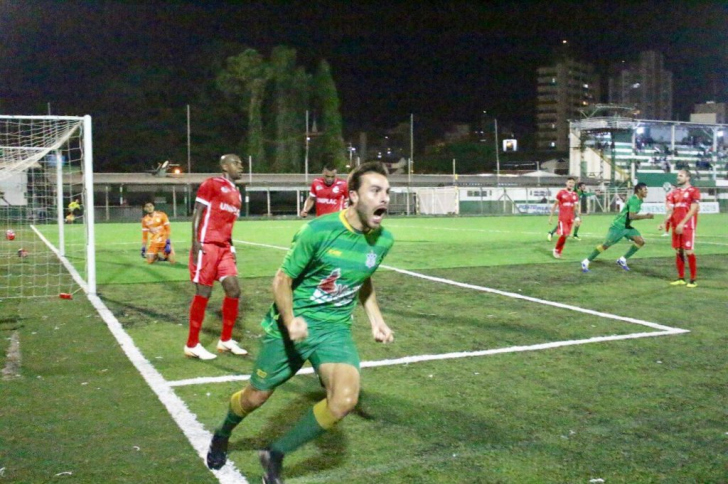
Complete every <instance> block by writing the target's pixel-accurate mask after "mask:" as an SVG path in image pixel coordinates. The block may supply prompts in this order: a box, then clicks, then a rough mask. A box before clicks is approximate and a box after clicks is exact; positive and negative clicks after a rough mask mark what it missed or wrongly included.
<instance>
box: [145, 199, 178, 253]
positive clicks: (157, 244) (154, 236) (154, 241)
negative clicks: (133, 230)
mask: <svg viewBox="0 0 728 484" xmlns="http://www.w3.org/2000/svg"><path fill="white" fill-rule="evenodd" d="M144 213H145V215H144V217H142V257H144V258H145V259H147V263H148V264H153V263H154V262H156V261H158V260H159V261H169V262H170V263H171V264H174V263H175V262H176V255H175V253H174V249H173V248H172V240H171V239H170V236H171V235H172V229H171V228H170V225H169V218H168V217H167V214H166V213H164V212H162V211H159V210H154V204H153V203H152V202H147V203H145V204H144ZM147 242H148V243H149V246H148V247H147Z"/></svg>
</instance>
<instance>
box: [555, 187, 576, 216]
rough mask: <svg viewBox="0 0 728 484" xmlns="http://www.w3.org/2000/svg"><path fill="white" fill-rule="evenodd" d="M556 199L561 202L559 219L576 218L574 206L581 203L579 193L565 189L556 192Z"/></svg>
mask: <svg viewBox="0 0 728 484" xmlns="http://www.w3.org/2000/svg"><path fill="white" fill-rule="evenodd" d="M556 201H557V202H559V220H569V221H571V220H574V207H576V204H577V203H579V194H578V193H576V192H575V191H573V190H572V191H569V190H566V189H564V190H561V191H560V192H559V193H557V194H556Z"/></svg>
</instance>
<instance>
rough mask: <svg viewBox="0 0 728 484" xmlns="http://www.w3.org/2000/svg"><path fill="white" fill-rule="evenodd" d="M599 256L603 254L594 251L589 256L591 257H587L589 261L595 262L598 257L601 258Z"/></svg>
mask: <svg viewBox="0 0 728 484" xmlns="http://www.w3.org/2000/svg"><path fill="white" fill-rule="evenodd" d="M599 254H601V252H600V251H598V250H597V249H594V250H593V251H592V253H591V254H589V257H587V259H589V260H590V261H593V260H594V259H596V258H597V257H599Z"/></svg>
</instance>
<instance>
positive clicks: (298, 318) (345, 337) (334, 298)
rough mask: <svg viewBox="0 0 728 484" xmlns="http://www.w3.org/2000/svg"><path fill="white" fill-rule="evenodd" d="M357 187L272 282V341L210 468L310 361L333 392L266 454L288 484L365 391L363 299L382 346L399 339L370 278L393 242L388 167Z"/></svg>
mask: <svg viewBox="0 0 728 484" xmlns="http://www.w3.org/2000/svg"><path fill="white" fill-rule="evenodd" d="M349 188H350V197H351V205H350V206H349V207H348V208H347V209H345V210H343V211H341V212H338V213H332V214H329V215H325V216H323V217H319V218H317V219H315V220H313V221H311V222H310V223H308V224H306V225H304V226H303V227H301V229H300V230H299V231H298V233H297V234H296V236H295V237H294V239H293V243H292V245H291V248H290V250H289V251H288V254H286V256H285V258H284V259H283V264H282V265H281V267H280V269H279V270H278V272H277V273H276V275H275V277H274V279H273V298H274V304H273V305H272V306H271V308H270V311H269V312H268V314H267V315H266V317H265V319H264V320H263V322H262V326H263V329H264V330H265V333H266V334H265V336H264V337H263V340H262V346H261V349H260V353H259V355H258V358H257V360H256V362H255V367H254V368H253V372H252V377H251V379H250V383H249V384H248V386H247V387H245V389H244V390H242V391H240V392H237V393H235V394H234V395H233V396H232V397H231V399H230V406H229V410H228V414H227V417H226V418H225V420H224V421H223V422H222V425H221V426H220V427H218V428H217V429H216V430H215V433H214V435H213V438H212V442H211V443H210V449H209V451H208V453H207V465H208V467H210V468H211V469H219V468H221V467H222V466H223V465H225V462H226V461H227V448H228V440H229V439H230V435H231V434H232V431H233V429H234V428H235V427H236V426H237V425H238V424H239V423H240V422H241V421H242V420H243V419H244V418H246V417H247V416H248V415H250V413H251V412H253V411H254V410H256V409H257V408H258V407H260V406H261V405H263V404H264V403H265V402H266V401H267V400H268V399H269V398H270V396H271V395H272V394H273V392H274V391H275V389H276V388H277V387H279V386H280V385H282V384H283V383H285V382H286V381H287V380H288V379H290V378H291V377H293V376H294V375H295V374H296V372H297V371H298V370H299V369H300V368H301V367H302V366H303V364H304V363H305V362H306V361H307V360H308V361H309V362H311V364H312V365H313V367H314V368H315V370H316V372H317V373H318V375H319V377H320V379H321V382H322V383H323V385H324V387H325V388H326V398H325V399H323V400H321V401H320V402H318V403H317V404H315V405H314V406H313V407H312V408H309V409H308V410H307V411H306V414H305V415H304V416H303V418H302V419H301V420H300V421H299V422H298V423H297V424H296V425H295V426H294V427H293V428H292V429H291V430H289V431H288V432H287V433H286V434H284V435H283V436H281V437H280V438H279V439H278V440H276V441H274V442H273V443H272V444H271V445H270V446H269V447H268V448H266V449H265V450H262V451H260V453H259V456H260V462H261V464H262V465H263V470H264V476H263V482H264V483H269V484H274V483H276V484H278V483H282V482H283V481H282V480H281V470H282V465H283V458H284V456H285V455H286V454H288V453H290V452H293V451H294V450H296V449H298V448H299V447H300V446H302V445H304V444H305V443H307V442H310V441H312V440H313V439H315V438H317V437H318V436H320V435H322V434H323V433H324V432H326V431H327V430H330V429H331V428H333V427H334V425H336V423H337V422H338V421H340V420H341V419H343V418H344V417H345V416H346V415H347V414H348V413H349V412H351V411H352V410H353V409H354V407H355V406H356V403H357V400H358V398H359V386H360V378H359V355H358V351H357V349H356V346H355V344H354V341H353V339H352V334H351V323H352V312H353V311H354V307H355V306H356V300H357V299H358V300H359V301H360V302H361V303H362V306H364V311H365V313H366V315H367V317H368V319H369V323H370V324H371V329H372V336H373V337H374V340H375V341H377V342H381V343H389V342H391V341H393V340H394V334H393V333H392V330H390V329H389V327H388V326H387V324H386V323H385V322H384V318H383V317H382V314H381V312H380V310H379V304H378V303H377V298H376V295H375V292H374V285H373V283H372V279H371V277H372V275H373V274H374V272H375V271H376V270H377V268H378V267H379V265H380V264H381V263H382V260H383V259H384V257H385V256H386V255H387V253H388V252H389V250H390V249H391V248H392V245H393V243H394V239H393V238H392V234H391V233H390V232H389V231H387V230H385V229H384V228H383V227H382V226H381V223H382V219H383V217H384V215H385V214H386V212H387V208H388V206H389V182H388V181H387V172H386V170H385V168H384V167H383V166H382V165H381V164H380V163H364V164H362V165H360V166H359V167H357V168H356V169H355V170H354V171H353V172H352V173H351V175H350V176H349Z"/></svg>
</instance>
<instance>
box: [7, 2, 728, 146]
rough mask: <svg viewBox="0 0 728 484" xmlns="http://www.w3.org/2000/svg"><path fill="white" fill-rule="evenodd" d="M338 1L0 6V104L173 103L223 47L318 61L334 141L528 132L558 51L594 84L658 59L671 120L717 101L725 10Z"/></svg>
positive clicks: (721, 94) (64, 107)
mask: <svg viewBox="0 0 728 484" xmlns="http://www.w3.org/2000/svg"><path fill="white" fill-rule="evenodd" d="M348 3H349V2H330V1H327V2H315V1H309V2H293V3H289V2H285V3H284V2H215V1H211V0H207V1H202V0H200V1H198V2H172V1H167V2H108V1H93V2H91V1H87V2H78V1H61V0H59V1H55V2H47V1H37V0H28V1H19V0H16V1H8V0H0V95H1V96H2V101H0V106H2V105H3V103H4V108H5V109H4V111H10V112H12V114H44V113H45V112H46V110H47V104H46V103H47V102H51V104H52V107H53V111H54V113H55V114H85V113H89V114H92V115H93V114H94V109H95V106H96V105H97V104H98V103H99V100H100V99H101V98H103V97H105V96H114V95H115V93H114V91H113V89H109V88H107V86H106V85H105V82H106V80H107V79H109V78H110V77H113V75H114V74H115V73H117V72H123V71H125V70H128V69H132V68H135V69H139V68H141V69H151V70H156V69H164V68H168V67H180V66H181V65H186V66H187V72H188V74H187V76H186V77H185V78H183V79H179V86H180V89H181V91H182V92H181V97H184V92H185V89H187V88H189V86H191V85H192V84H194V83H197V82H199V81H200V76H202V75H203V72H204V70H203V69H202V68H201V66H199V65H194V63H195V61H193V59H198V61H199V59H204V54H202V52H203V50H202V49H203V48H204V47H205V46H209V45H212V43H214V42H237V43H239V44H242V45H245V46H250V47H253V48H256V49H258V50H261V51H264V52H267V51H269V49H270V48H271V47H273V46H275V45H279V44H284V45H289V46H292V47H294V48H296V49H297V50H298V53H299V61H300V62H301V63H303V64H304V65H306V66H307V68H308V70H309V71H313V69H314V66H315V64H316V63H317V61H318V59H321V58H325V59H326V60H328V61H329V63H330V64H331V66H332V69H333V73H334V77H335V80H336V82H337V85H338V88H339V92H340V96H341V101H342V114H343V116H344V121H345V129H346V130H347V131H348V132H351V131H354V130H357V129H362V128H370V127H373V126H377V127H391V126H393V125H394V124H396V123H397V122H399V121H405V120H407V119H408V117H409V113H414V114H415V116H422V117H426V118H430V119H439V120H443V121H445V120H447V121H463V122H472V121H475V120H476V119H477V113H478V112H480V111H481V110H483V109H487V110H488V111H489V112H492V113H494V114H495V115H497V116H498V118H499V119H504V120H505V122H509V121H510V122H512V123H517V124H524V125H527V126H529V125H530V124H531V123H532V122H533V117H534V110H535V108H534V105H533V102H534V99H535V95H536V86H535V84H536V80H535V70H536V68H537V67H538V66H540V65H545V64H546V63H548V61H549V55H550V53H551V51H552V49H553V47H555V46H557V45H558V44H559V43H560V41H561V39H567V40H568V41H569V42H570V45H571V46H572V48H573V50H574V53H575V54H576V56H577V58H579V59H581V60H583V61H587V62H591V63H593V64H595V65H597V66H598V68H599V69H600V70H601V71H603V72H606V68H607V66H608V65H609V64H610V63H613V62H616V61H619V60H622V59H626V60H628V61H631V60H634V59H636V57H637V54H638V53H639V52H640V51H641V50H647V49H654V50H658V51H661V52H662V53H663V54H664V55H665V59H666V66H667V68H668V69H669V70H672V71H673V73H674V82H675V99H674V102H675V107H676V111H677V112H676V114H677V115H678V116H679V118H681V119H687V116H688V113H689V109H690V107H691V106H692V105H693V104H694V103H697V102H704V101H706V100H710V99H716V100H718V101H728V94H727V92H728V35H727V34H728V2H726V1H722V2H717V1H714V2H698V1H687V0H683V1H679V2H671V1H652V2H606V1H599V2H596V1H581V2H564V1H544V2H517V1H512V2H503V1H494V2H475V1H471V2H409V3H404V2H394V1H393V2H358V3H359V4H358V5H349V4H348ZM413 5H414V6H413ZM189 91H190V93H191V92H192V91H193V90H192V89H191V88H189ZM383 124H384V125H388V126H382V125H383Z"/></svg>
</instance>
